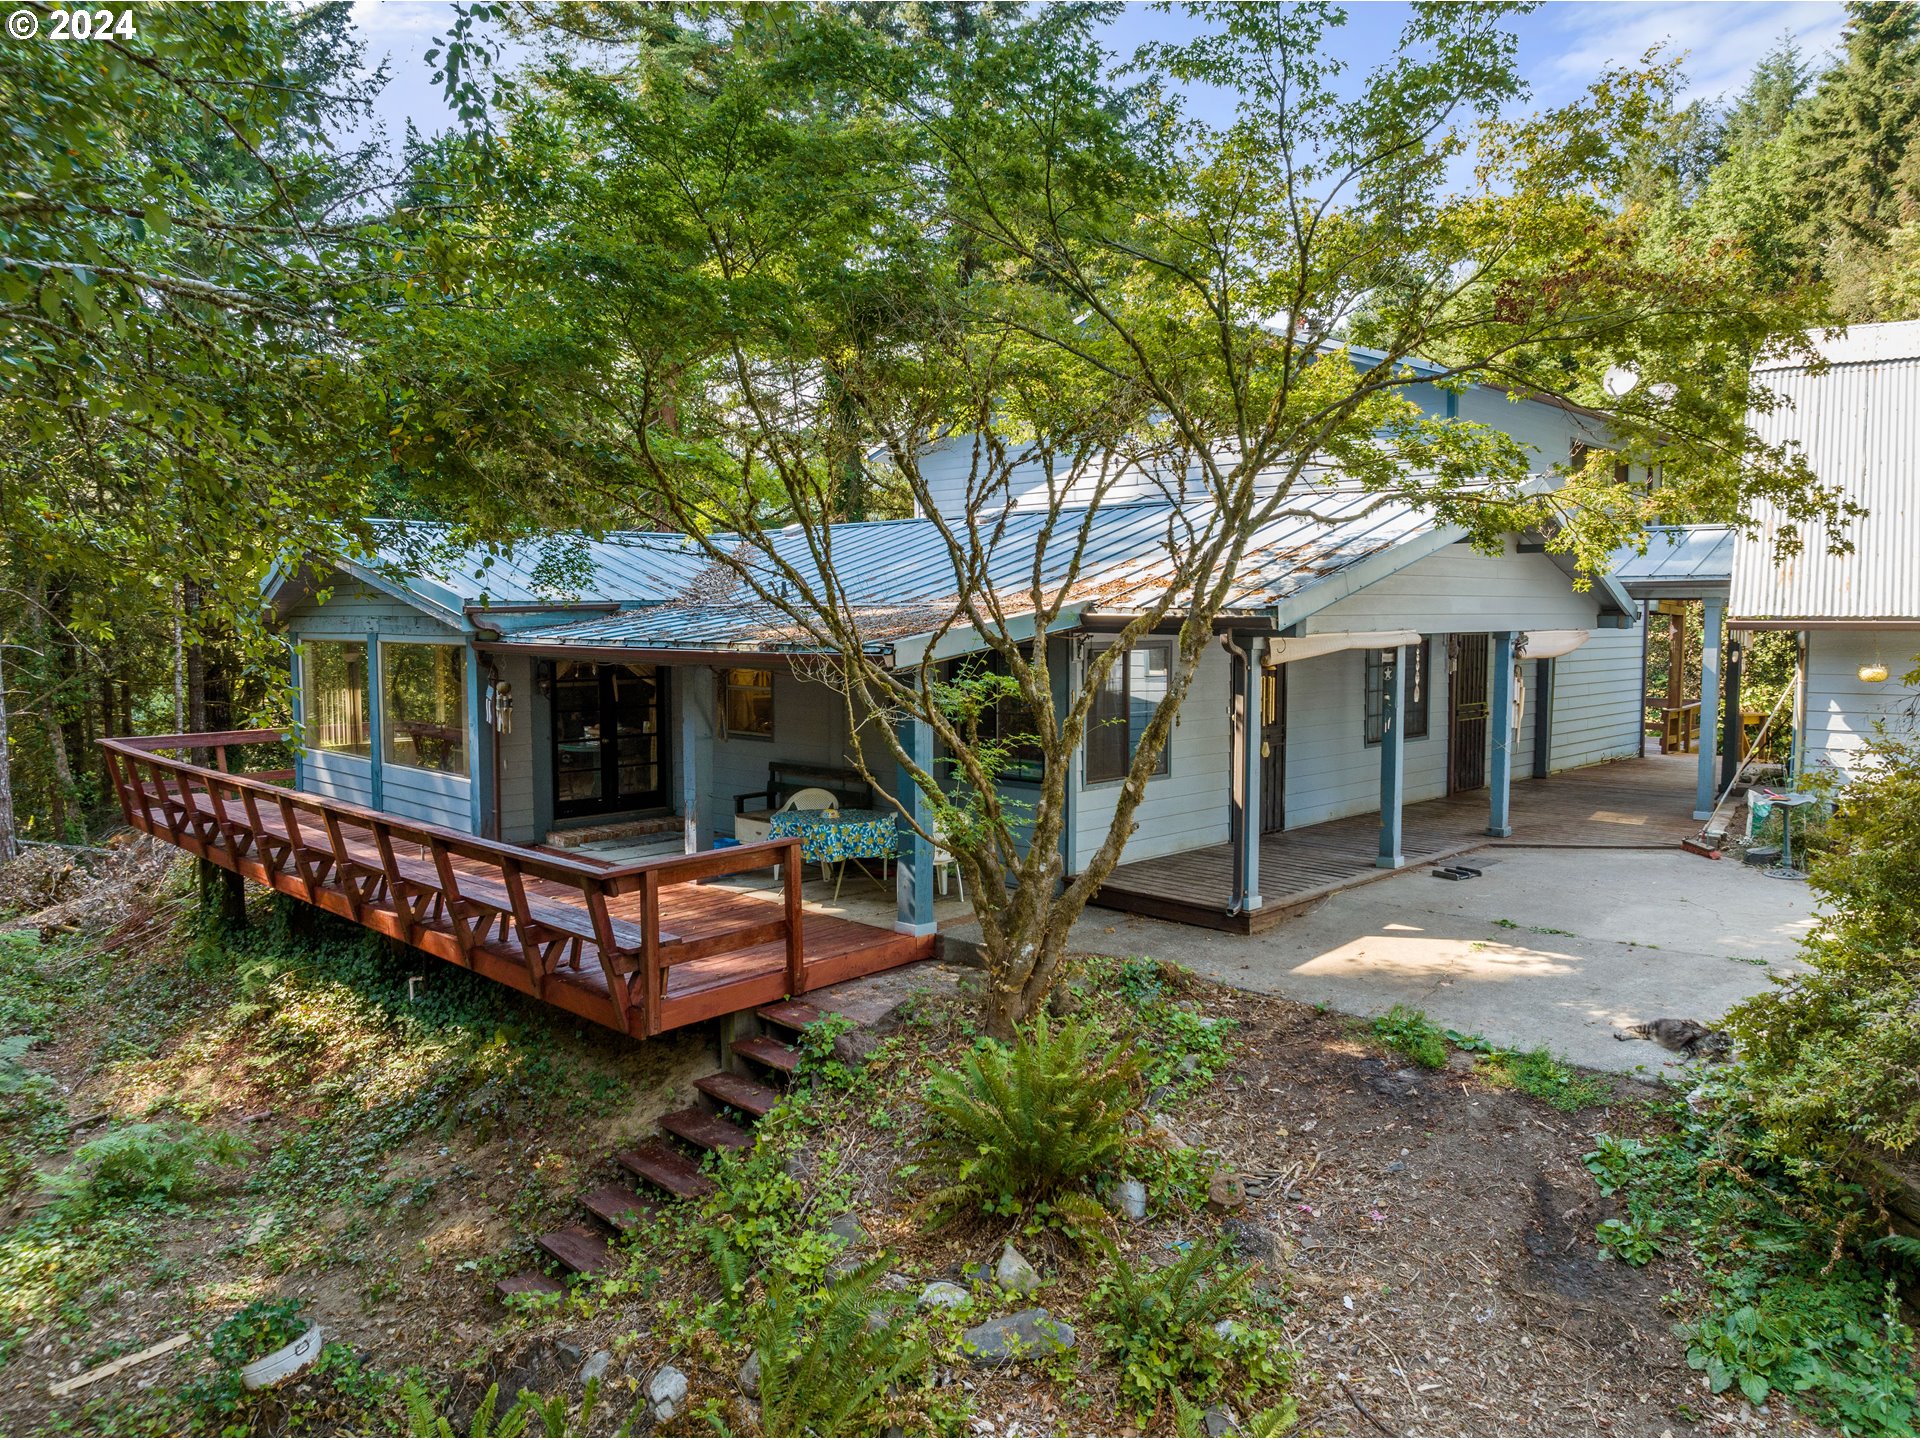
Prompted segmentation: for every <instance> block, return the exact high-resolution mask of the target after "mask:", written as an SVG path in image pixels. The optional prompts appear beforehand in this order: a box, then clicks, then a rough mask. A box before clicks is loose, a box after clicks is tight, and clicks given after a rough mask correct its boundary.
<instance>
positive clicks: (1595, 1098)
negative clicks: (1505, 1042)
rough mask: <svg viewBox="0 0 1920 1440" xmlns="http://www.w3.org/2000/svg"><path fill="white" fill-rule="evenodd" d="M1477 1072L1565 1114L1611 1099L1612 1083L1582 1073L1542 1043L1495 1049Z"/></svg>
mask: <svg viewBox="0 0 1920 1440" xmlns="http://www.w3.org/2000/svg"><path fill="white" fill-rule="evenodd" d="M1478 1073H1479V1074H1481V1075H1482V1076H1484V1077H1485V1078H1486V1079H1487V1081H1488V1082H1489V1083H1490V1084H1494V1085H1501V1086H1505V1087H1507V1088H1509V1089H1513V1090H1518V1091H1520V1092H1521V1093H1522V1094H1524V1095H1531V1096H1533V1097H1534V1099H1536V1100H1544V1101H1545V1102H1546V1103H1547V1104H1549V1105H1551V1106H1552V1107H1553V1108H1554V1109H1556V1110H1559V1111H1562V1112H1564V1113H1566V1114H1568V1115H1571V1114H1573V1113H1574V1112H1575V1111H1579V1110H1585V1109H1586V1108H1588V1107H1589V1106H1592V1105H1606V1104H1609V1103H1610V1102H1611V1101H1612V1100H1613V1086H1612V1085H1611V1084H1609V1083H1608V1082H1607V1081H1605V1080H1601V1079H1598V1078H1595V1077H1592V1076H1586V1075H1582V1074H1580V1073H1579V1072H1578V1071H1576V1070H1575V1069H1574V1068H1573V1066H1572V1065H1570V1064H1568V1063H1567V1062H1566V1061H1565V1060H1562V1059H1560V1058H1559V1057H1558V1056H1556V1055H1555V1054H1554V1053H1553V1052H1552V1051H1551V1050H1548V1049H1547V1048H1546V1047H1545V1046H1542V1047H1540V1048H1539V1049H1537V1050H1495V1051H1493V1052H1492V1053H1491V1054H1489V1055H1487V1056H1486V1057H1485V1058H1484V1059H1483V1060H1481V1062H1480V1064H1479V1066H1478Z"/></svg>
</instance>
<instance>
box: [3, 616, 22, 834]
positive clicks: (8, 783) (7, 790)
mask: <svg viewBox="0 0 1920 1440" xmlns="http://www.w3.org/2000/svg"><path fill="white" fill-rule="evenodd" d="M6 658H7V647H6V643H5V642H4V641H0V861H6V860H11V859H13V857H14V856H15V855H17V854H19V853H20V842H19V840H18V838H17V837H16V832H15V830H14V821H13V752H12V751H11V750H10V749H9V748H8V747H7V673H6Z"/></svg>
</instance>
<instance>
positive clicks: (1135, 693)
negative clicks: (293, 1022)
mask: <svg viewBox="0 0 1920 1440" xmlns="http://www.w3.org/2000/svg"><path fill="white" fill-rule="evenodd" d="M1172 679H1173V642H1172V641H1171V640H1142V641H1141V642H1140V643H1139V644H1137V645H1135V646H1134V647H1133V648H1132V649H1130V650H1129V651H1127V653H1126V654H1125V655H1123V656H1121V657H1120V659H1119V660H1117V661H1116V662H1114V666H1113V668H1112V669H1111V670H1109V671H1108V672H1107V678H1106V680H1105V682H1104V683H1103V684H1102V685H1101V687H1100V692H1099V693H1098V694H1097V695H1095V696H1094V698H1093V709H1092V712H1091V714H1090V715H1089V716H1088V719H1087V744H1086V757H1087V766H1086V779H1087V783H1088V784H1089V785H1097V784H1099V783H1101V782H1102V781H1106V780H1120V779H1123V778H1125V776H1126V773H1127V767H1128V766H1129V765H1131V764H1132V763H1133V752H1134V751H1135V750H1137V749H1139V747H1140V739H1141V737H1142V736H1143V735H1145V734H1146V730H1147V723H1148V722H1149V721H1150V720H1152V719H1153V712H1154V710H1155V709H1156V708H1157V707H1158V706H1159V704H1160V702H1161V701H1162V700H1164V699H1166V698H1167V691H1168V689H1169V688H1170V683H1171V681H1172ZM1167 769H1168V765H1167V747H1166V746H1165V745H1162V746H1161V747H1160V754H1159V756H1158V757H1157V758H1156V760H1155V763H1154V767H1153V773H1154V774H1155V775H1165V774H1166V773H1167Z"/></svg>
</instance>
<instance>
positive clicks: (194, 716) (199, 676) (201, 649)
mask: <svg viewBox="0 0 1920 1440" xmlns="http://www.w3.org/2000/svg"><path fill="white" fill-rule="evenodd" d="M181 596H182V599H183V601H184V602H185V605H186V611H187V614H188V615H197V614H198V613H199V611H200V584H199V582H198V581H196V580H188V581H186V582H185V583H184V585H183V586H182V587H181ZM193 633H194V637H195V638H194V640H193V643H191V644H190V645H188V646H187V729H188V730H189V731H190V732H192V733H194V734H199V733H200V732H201V731H203V730H205V729H206V728H207V647H206V646H205V645H204V644H202V643H201V641H200V639H199V633H200V632H199V628H198V625H197V624H196V625H195V627H194V631H193Z"/></svg>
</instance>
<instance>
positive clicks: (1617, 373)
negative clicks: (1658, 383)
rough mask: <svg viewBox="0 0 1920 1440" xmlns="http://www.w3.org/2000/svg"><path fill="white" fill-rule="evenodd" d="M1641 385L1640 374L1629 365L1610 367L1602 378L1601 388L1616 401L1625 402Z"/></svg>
mask: <svg viewBox="0 0 1920 1440" xmlns="http://www.w3.org/2000/svg"><path fill="white" fill-rule="evenodd" d="M1639 383H1640V372H1639V371H1637V370H1635V369H1633V368H1632V367H1631V366H1628V365H1613V366H1609V367H1608V369H1607V373H1606V374H1604V375H1602V376H1601V377H1600V388H1601V389H1602V390H1605V391H1606V392H1607V394H1609V395H1611V396H1612V397H1613V398H1614V399H1616V400H1624V399H1626V397H1627V396H1628V395H1629V394H1631V393H1632V391H1633V387H1634V386H1636V385H1638V384H1639Z"/></svg>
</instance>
